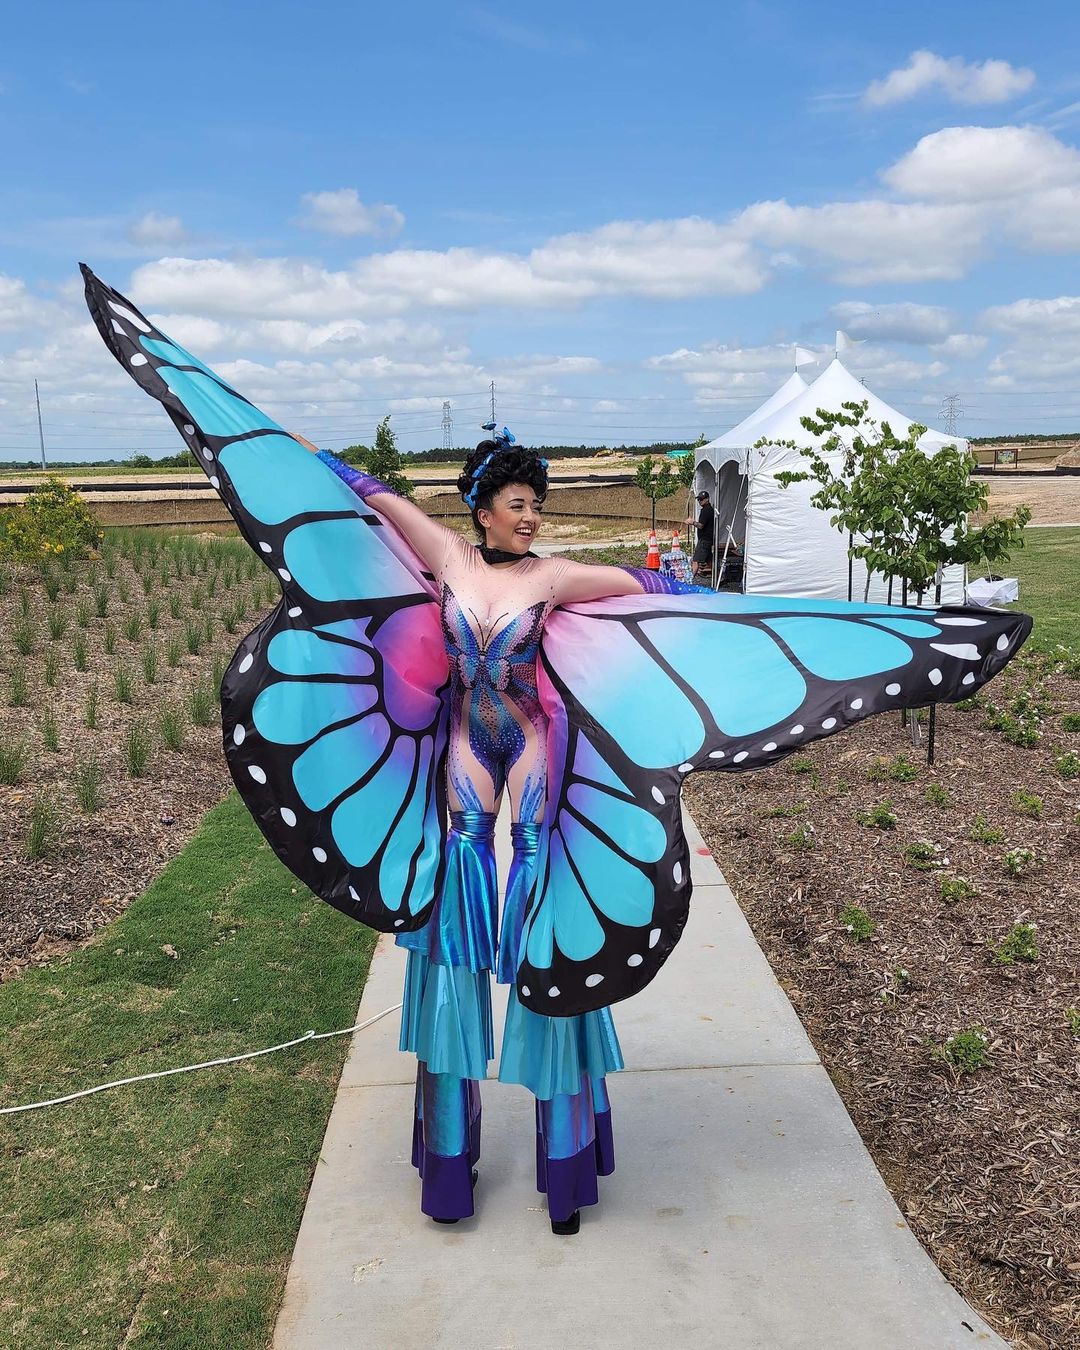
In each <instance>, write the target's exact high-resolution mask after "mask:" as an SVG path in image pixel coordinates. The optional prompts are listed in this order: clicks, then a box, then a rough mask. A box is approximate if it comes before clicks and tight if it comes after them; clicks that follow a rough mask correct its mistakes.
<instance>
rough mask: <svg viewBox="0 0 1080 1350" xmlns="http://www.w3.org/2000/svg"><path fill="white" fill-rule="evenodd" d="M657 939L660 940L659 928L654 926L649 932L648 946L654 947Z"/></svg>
mask: <svg viewBox="0 0 1080 1350" xmlns="http://www.w3.org/2000/svg"><path fill="white" fill-rule="evenodd" d="M659 941H660V929H659V928H654V929H653V930H652V932H651V933H650V934H649V946H650V947H655V946H656V944H657V943H658V942H659Z"/></svg>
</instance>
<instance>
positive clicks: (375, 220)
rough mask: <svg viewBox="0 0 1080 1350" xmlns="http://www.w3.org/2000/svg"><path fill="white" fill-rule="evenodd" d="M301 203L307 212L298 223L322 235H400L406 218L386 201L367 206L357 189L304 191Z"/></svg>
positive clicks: (384, 236)
mask: <svg viewBox="0 0 1080 1350" xmlns="http://www.w3.org/2000/svg"><path fill="white" fill-rule="evenodd" d="M300 200H301V202H302V204H303V205H304V207H305V208H306V210H305V212H304V214H303V215H302V216H301V217H300V219H299V220H298V221H297V224H299V225H302V226H303V227H304V229H306V230H318V231H319V232H320V233H322V234H336V235H354V234H370V235H375V236H377V237H380V238H386V237H389V236H392V235H395V234H398V233H400V231H401V228H402V226H403V225H404V224H405V217H404V216H403V215H402V214H401V212H400V211H399V210H398V209H397V207H396V206H390V205H388V204H387V203H386V202H373V203H372V204H371V205H366V204H365V203H364V202H362V201H361V200H360V197H359V194H358V193H357V191H356V189H355V188H339V189H338V190H337V191H335V192H305V193H304V195H303V196H302V197H301V198H300Z"/></svg>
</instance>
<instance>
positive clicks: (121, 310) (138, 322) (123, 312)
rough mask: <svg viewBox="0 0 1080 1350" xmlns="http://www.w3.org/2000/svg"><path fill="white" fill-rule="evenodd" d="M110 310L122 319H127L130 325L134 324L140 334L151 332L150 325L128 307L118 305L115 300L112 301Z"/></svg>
mask: <svg viewBox="0 0 1080 1350" xmlns="http://www.w3.org/2000/svg"><path fill="white" fill-rule="evenodd" d="M109 308H110V309H111V310H112V312H113V313H114V314H119V315H120V317H121V318H122V319H127V321H128V323H133V324H134V325H135V327H136V328H137V329H138V330H139V332H140V333H149V332H150V325H149V324H148V323H146V322H145V321H144V320H142V319H140V318H139V316H138V315H137V314H136V313H134V312H133V311H132V310H130V309H128V308H127V306H126V305H118V304H117V303H116V301H115V300H110V301H109Z"/></svg>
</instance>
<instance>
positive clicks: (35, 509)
mask: <svg viewBox="0 0 1080 1350" xmlns="http://www.w3.org/2000/svg"><path fill="white" fill-rule="evenodd" d="M100 543H101V530H100V529H99V528H98V524H97V521H96V520H95V519H94V517H93V515H92V514H91V512H90V509H89V507H88V506H87V505H86V503H85V502H84V501H83V499H82V498H81V497H80V496H79V494H78V493H77V492H75V491H74V490H73V489H72V488H70V487H69V486H68V485H67V483H65V482H64V481H63V480H62V479H60V478H57V477H55V476H50V477H49V478H47V479H46V480H45V482H44V483H41V484H39V485H38V486H37V487H35V488H34V489H32V491H30V492H28V493H27V494H26V498H25V500H24V501H22V502H20V503H19V505H18V506H14V507H12V508H11V509H10V510H9V511H8V512H7V513H6V514H5V518H4V531H3V534H2V536H0V557H4V558H11V559H13V560H15V561H17V562H38V561H40V560H41V559H43V558H55V557H60V556H62V555H65V554H66V555H67V556H69V557H75V558H86V557H88V556H89V555H90V553H91V552H92V551H93V550H94V549H96V548H97V547H98V545H99V544H100Z"/></svg>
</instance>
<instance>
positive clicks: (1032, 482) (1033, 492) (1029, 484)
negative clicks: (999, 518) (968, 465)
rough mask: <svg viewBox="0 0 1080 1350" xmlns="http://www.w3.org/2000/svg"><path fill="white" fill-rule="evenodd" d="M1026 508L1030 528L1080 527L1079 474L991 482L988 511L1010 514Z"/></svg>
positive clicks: (1001, 477) (1003, 479) (1002, 479)
mask: <svg viewBox="0 0 1080 1350" xmlns="http://www.w3.org/2000/svg"><path fill="white" fill-rule="evenodd" d="M1021 505H1026V506H1030V507H1031V510H1032V517H1031V523H1032V525H1078V524H1080V474H1069V475H1067V476H1064V475H1060V474H1053V475H1049V474H1048V475H1047V477H1046V479H1045V480H1044V479H1042V478H1020V477H1016V478H1011V477H1009V478H1006V477H1004V476H1000V477H999V476H995V477H993V478H992V479H990V510H991V512H994V513H998V514H1000V513H1002V512H1006V511H1012V510H1013V509H1014V508H1015V507H1017V506H1021Z"/></svg>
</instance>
